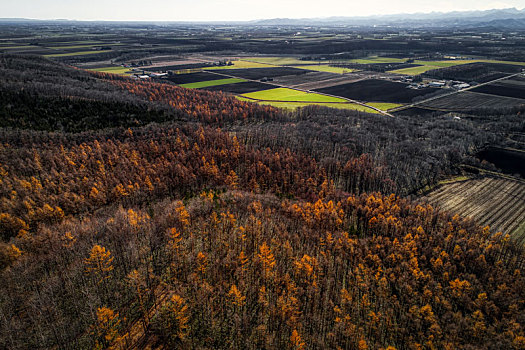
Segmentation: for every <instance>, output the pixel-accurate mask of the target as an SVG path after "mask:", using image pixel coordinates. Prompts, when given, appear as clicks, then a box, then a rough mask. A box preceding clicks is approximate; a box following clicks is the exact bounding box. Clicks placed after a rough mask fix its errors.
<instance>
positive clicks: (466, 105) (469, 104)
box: [419, 91, 525, 112]
mask: <svg viewBox="0 0 525 350" xmlns="http://www.w3.org/2000/svg"><path fill="white" fill-rule="evenodd" d="M523 104H525V99H518V98H511V97H502V96H494V95H488V94H480V93H476V92H470V91H461V92H459V93H456V94H453V95H448V96H443V97H439V98H436V99H434V100H431V101H428V102H424V103H422V104H420V105H419V106H420V107H424V108H430V109H436V110H441V111H449V112H454V111H468V110H473V109H480V108H507V107H516V106H520V105H523Z"/></svg>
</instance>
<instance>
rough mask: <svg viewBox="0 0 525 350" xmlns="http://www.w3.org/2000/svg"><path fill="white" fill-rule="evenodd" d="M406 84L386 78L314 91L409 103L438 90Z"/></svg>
mask: <svg viewBox="0 0 525 350" xmlns="http://www.w3.org/2000/svg"><path fill="white" fill-rule="evenodd" d="M407 86H408V85H407V84H403V83H399V82H393V81H388V80H374V79H370V80H361V81H358V82H356V83H349V84H342V85H336V86H333V87H327V88H322V89H316V90H315V91H318V92H322V93H327V94H330V95H336V96H341V97H346V98H350V99H353V100H359V101H373V102H389V103H409V102H411V101H412V99H413V98H415V97H418V96H424V95H428V94H431V93H436V92H439V90H438V89H434V88H424V89H418V90H414V89H408V88H407Z"/></svg>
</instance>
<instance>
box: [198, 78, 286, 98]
mask: <svg viewBox="0 0 525 350" xmlns="http://www.w3.org/2000/svg"><path fill="white" fill-rule="evenodd" d="M276 87H277V86H275V85H271V84H266V83H259V82H257V81H245V82H240V83H235V84H225V85H218V86H208V87H205V88H204V89H206V90H209V91H223V92H229V93H232V94H239V95H240V94H246V93H250V92H256V91H263V90H269V89H275V88H276Z"/></svg>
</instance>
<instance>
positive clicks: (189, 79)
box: [168, 72, 225, 84]
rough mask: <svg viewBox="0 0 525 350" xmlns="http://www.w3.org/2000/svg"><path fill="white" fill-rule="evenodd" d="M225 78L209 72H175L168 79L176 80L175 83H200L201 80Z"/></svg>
mask: <svg viewBox="0 0 525 350" xmlns="http://www.w3.org/2000/svg"><path fill="white" fill-rule="evenodd" d="M224 78H225V77H224V76H222V75H218V74H213V73H207V72H196V73H188V74H173V75H170V76H169V77H168V79H169V80H170V81H172V82H174V83H175V84H190V83H199V82H201V81H210V80H221V79H224Z"/></svg>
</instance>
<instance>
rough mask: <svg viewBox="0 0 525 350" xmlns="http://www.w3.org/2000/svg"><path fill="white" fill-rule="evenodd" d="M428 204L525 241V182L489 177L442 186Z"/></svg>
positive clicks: (435, 191) (429, 196)
mask: <svg viewBox="0 0 525 350" xmlns="http://www.w3.org/2000/svg"><path fill="white" fill-rule="evenodd" d="M426 198H427V199H428V201H429V202H430V203H431V204H433V205H436V206H439V207H440V208H442V209H445V210H448V211H450V212H453V213H458V214H459V215H461V216H464V217H471V218H473V219H476V220H477V221H478V222H479V223H481V224H482V225H489V226H490V227H491V228H492V229H493V230H496V231H502V232H504V233H509V234H511V235H513V236H514V238H516V239H518V240H521V241H523V240H524V239H525V232H524V229H525V227H524V223H525V183H524V182H522V181H517V180H510V179H506V178H499V177H485V178H480V179H472V180H467V181H457V182H452V183H448V184H445V185H442V186H441V187H439V188H438V189H436V190H434V191H433V192H431V193H430V194H429V195H428V196H427V197H426Z"/></svg>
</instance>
